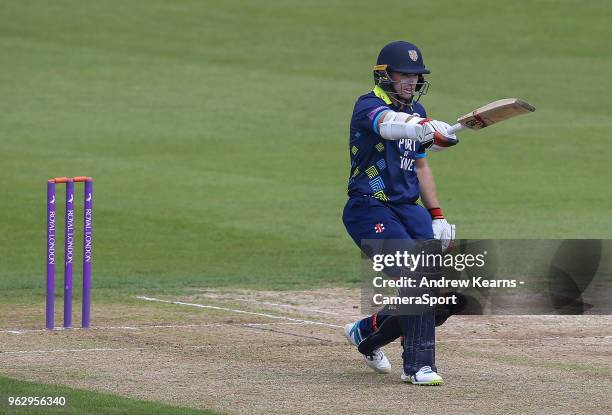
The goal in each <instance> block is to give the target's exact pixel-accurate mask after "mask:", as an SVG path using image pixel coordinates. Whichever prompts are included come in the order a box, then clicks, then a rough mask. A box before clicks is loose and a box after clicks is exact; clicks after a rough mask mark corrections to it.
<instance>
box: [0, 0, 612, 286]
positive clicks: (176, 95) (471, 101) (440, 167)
mask: <svg viewBox="0 0 612 415" xmlns="http://www.w3.org/2000/svg"><path fill="white" fill-rule="evenodd" d="M385 10H386V11H384V16H381V13H383V12H382V11H381V9H380V7H379V6H377V5H374V4H372V3H371V2H367V1H352V2H344V3H342V2H328V1H309V2H301V1H296V0H293V1H283V2H255V3H253V2H249V1H232V2H213V1H204V2H203V1H181V2H176V1H160V0H147V1H144V0H142V1H129V2H123V1H105V2H99V3H92V2H85V3H84V2H79V1H66V0H64V1H54V2H43V1H4V2H2V4H1V5H0V47H1V48H2V54H0V65H1V66H2V71H0V96H1V97H2V99H1V100H0V114H1V115H0V117H1V118H0V119H1V122H2V137H1V139H0V154H2V156H3V160H2V173H3V180H2V181H0V194H1V195H2V197H1V199H0V200H1V206H0V207H1V208H2V212H3V214H2V217H1V219H0V228H1V229H2V232H1V233H0V252H2V262H1V265H0V277H1V278H0V289H1V290H2V292H4V293H12V294H10V295H11V296H14V291H13V290H15V289H17V290H22V289H23V291H24V294H23V295H24V296H27V295H30V293H32V295H34V293H40V292H41V288H42V283H43V279H42V273H43V269H44V259H43V253H44V215H45V211H44V207H45V205H44V186H45V181H46V179H47V178H48V177H51V176H59V175H82V174H87V175H91V176H93V177H94V178H95V180H96V181H95V192H96V193H95V214H94V215H95V222H94V223H95V227H94V236H95V261H94V275H95V286H96V287H97V288H100V287H106V288H116V289H123V288H125V289H138V288H142V287H151V288H157V287H159V288H164V287H166V288H168V287H181V286H186V285H197V286H210V287H217V286H243V287H261V288H309V287H315V286H325V285H344V284H350V283H354V282H356V281H357V279H358V276H357V274H358V269H359V265H358V253H357V250H356V248H355V247H354V246H353V245H352V242H351V241H350V239H349V238H348V236H347V235H346V232H345V230H344V228H343V225H342V223H341V219H340V216H341V211H342V207H343V204H344V201H345V197H346V196H345V185H346V178H347V175H348V171H349V169H348V151H347V150H348V148H347V139H348V137H347V135H348V131H347V130H348V121H349V116H350V112H351V110H352V106H353V103H354V100H355V98H356V97H357V96H358V95H360V94H362V93H364V92H366V91H368V90H369V89H370V88H371V73H370V68H371V66H372V64H373V62H374V60H375V58H376V55H377V53H378V51H379V49H380V48H381V47H382V46H383V45H384V44H385V43H386V42H388V41H390V40H395V39H408V40H411V41H413V42H415V43H417V44H418V45H420V47H421V49H422V50H423V53H424V57H425V61H426V64H427V65H428V67H430V68H431V69H432V75H431V77H430V80H431V82H432V88H431V90H430V94H429V95H428V96H427V97H425V98H424V100H423V102H424V104H425V105H426V107H427V108H428V110H429V114H430V115H431V116H433V117H436V118H440V119H444V120H451V119H453V118H454V117H456V116H457V115H460V114H463V113H465V112H467V111H468V110H470V109H472V108H473V107H475V106H478V105H481V104H483V103H486V102H488V101H490V100H492V99H497V98H502V97H507V96H520V97H522V98H525V99H526V100H528V101H530V102H532V103H533V104H534V105H535V106H536V107H537V111H536V113H534V114H533V115H530V116H528V117H524V118H521V119H517V120H516V121H513V122H508V123H506V124H503V125H499V126H495V127H492V128H491V129H488V130H484V131H482V132H479V133H472V132H466V133H464V134H462V137H461V138H462V143H461V144H460V145H459V146H458V147H456V148H454V149H452V150H449V151H447V152H445V153H439V154H435V155H432V156H431V157H430V162H431V164H432V166H433V169H434V173H435V176H436V179H437V184H438V190H439V195H440V199H441V201H442V205H443V207H444V209H445V211H446V213H447V216H448V218H449V219H450V220H451V221H452V222H455V223H456V224H457V231H458V236H459V237H463V238H484V237H493V238H546V237H549V238H550V237H559V238H564V237H601V238H603V237H610V236H612V208H611V206H612V196H611V193H610V192H609V191H606V190H605V189H608V188H609V184H608V183H607V178H608V176H609V172H610V169H609V162H610V159H611V155H612V151H611V150H610V146H609V144H608V141H609V140H608V138H607V137H608V131H610V129H611V128H612V120H611V119H610V117H609V114H608V112H609V105H607V104H606V96H605V94H602V93H601V91H607V90H609V89H610V88H611V87H612V79H611V78H610V77H609V76H608V74H609V73H610V72H612V58H611V57H610V55H609V54H605V53H603V52H602V51H604V50H607V49H606V48H607V43H606V40H605V39H609V38H610V37H612V29H611V28H610V26H609V25H608V24H607V16H609V15H610V12H612V6H611V5H610V3H609V2H608V1H605V0H600V1H597V0H591V1H587V2H579V1H554V2H553V1H538V2H533V1H527V0H522V1H517V2H512V3H508V4H496V5H495V7H493V6H492V5H490V4H489V3H487V2H485V1H481V0H478V1H477V0H472V1H467V2H462V3H461V5H459V4H456V2H452V1H450V0H449V1H433V2H429V3H428V4H427V7H414V6H411V5H410V3H408V2H399V1H397V2H393V1H392V2H387V3H385ZM79 191H80V188H79ZM58 207H59V206H58ZM59 225H60V226H61V222H60V223H59ZM60 243H61V241H60ZM77 260H78V258H77ZM6 295H8V294H6ZM37 295H39V294H37Z"/></svg>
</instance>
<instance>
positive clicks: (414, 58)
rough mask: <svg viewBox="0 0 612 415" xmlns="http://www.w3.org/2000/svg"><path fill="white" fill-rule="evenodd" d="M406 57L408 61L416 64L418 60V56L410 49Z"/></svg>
mask: <svg viewBox="0 0 612 415" xmlns="http://www.w3.org/2000/svg"><path fill="white" fill-rule="evenodd" d="M408 56H410V59H412V61H413V62H416V61H417V59H419V54H418V53H417V51H416V50H414V49H410V50H409V51H408Z"/></svg>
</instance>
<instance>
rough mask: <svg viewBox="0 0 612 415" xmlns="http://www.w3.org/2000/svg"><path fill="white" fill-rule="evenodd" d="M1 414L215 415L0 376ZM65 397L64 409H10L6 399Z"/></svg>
mask: <svg viewBox="0 0 612 415" xmlns="http://www.w3.org/2000/svg"><path fill="white" fill-rule="evenodd" d="M0 391H2V393H0V399H2V402H0V413H3V414H19V415H39V414H41V415H42V414H59V413H61V414H79V415H81V414H87V415H95V414H101V415H102V414H103V415H109V414H113V415H119V414H130V415H138V414H143V415H144V414H147V415H149V414H163V415H214V414H216V412H210V411H198V410H195V409H188V408H180V407H176V406H170V405H164V404H161V403H157V402H148V401H139V400H137V399H130V398H124V397H119V396H115V395H109V394H105V393H96V392H90V391H86V390H81V389H74V388H69V387H66V386H53V385H45V384H42V383H35V382H25V381H21V380H15V379H11V378H7V377H3V376H0ZM10 396H11V397H26V398H27V397H53V398H55V397H64V398H65V400H66V405H65V406H54V407H53V406H46V407H42V406H38V407H35V406H19V407H17V406H10V405H9V400H8V398H9V397H10Z"/></svg>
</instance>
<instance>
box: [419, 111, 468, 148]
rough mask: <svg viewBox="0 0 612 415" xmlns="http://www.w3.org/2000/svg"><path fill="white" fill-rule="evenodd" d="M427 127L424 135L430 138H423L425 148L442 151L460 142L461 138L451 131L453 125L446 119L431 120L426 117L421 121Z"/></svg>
mask: <svg viewBox="0 0 612 415" xmlns="http://www.w3.org/2000/svg"><path fill="white" fill-rule="evenodd" d="M419 124H422V125H423V126H424V127H425V130H426V131H425V133H424V135H425V136H426V137H427V138H428V139H427V140H423V141H425V142H426V143H425V144H424V146H425V148H429V149H430V150H431V151H442V150H446V149H447V148H449V147H452V146H454V145H456V144H457V143H459V139H458V138H457V136H456V135H455V134H454V133H451V132H450V129H451V126H450V125H449V124H447V123H445V122H444V121H438V120H430V119H429V118H425V119H424V120H422V121H420V123H419Z"/></svg>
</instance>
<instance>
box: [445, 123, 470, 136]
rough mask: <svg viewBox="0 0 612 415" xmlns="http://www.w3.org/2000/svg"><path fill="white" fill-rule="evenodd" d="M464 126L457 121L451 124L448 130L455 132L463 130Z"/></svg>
mask: <svg viewBox="0 0 612 415" xmlns="http://www.w3.org/2000/svg"><path fill="white" fill-rule="evenodd" d="M465 128H466V127H465V125H461V124H459V123H457V124H455V125H453V126H452V127H451V128H450V130H449V131H448V132H449V133H451V134H455V133H456V132H458V131H461V130H464V129H465Z"/></svg>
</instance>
